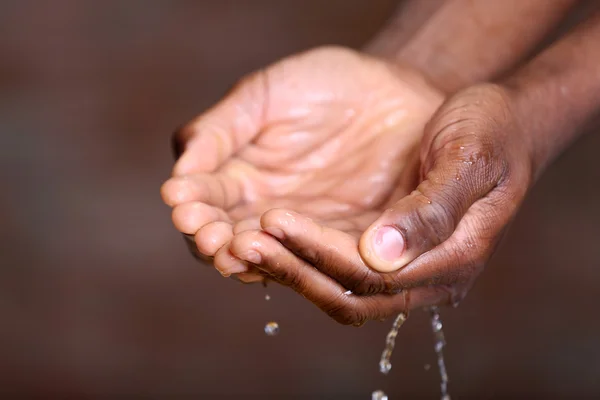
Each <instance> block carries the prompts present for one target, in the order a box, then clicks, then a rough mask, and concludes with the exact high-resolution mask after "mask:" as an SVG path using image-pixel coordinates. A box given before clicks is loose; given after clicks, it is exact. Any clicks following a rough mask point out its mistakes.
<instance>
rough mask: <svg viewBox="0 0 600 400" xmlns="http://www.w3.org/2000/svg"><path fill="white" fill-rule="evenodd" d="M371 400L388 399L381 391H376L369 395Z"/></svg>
mask: <svg viewBox="0 0 600 400" xmlns="http://www.w3.org/2000/svg"><path fill="white" fill-rule="evenodd" d="M371 400H388V397H387V394H385V393H384V392H383V390H376V391H374V392H373V393H371Z"/></svg>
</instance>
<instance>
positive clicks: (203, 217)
mask: <svg viewBox="0 0 600 400" xmlns="http://www.w3.org/2000/svg"><path fill="white" fill-rule="evenodd" d="M223 214H224V213H223V212H219V211H218V210H217V209H216V208H214V207H211V206H209V205H207V204H204V203H201V202H189V203H184V204H180V205H177V206H175V207H174V208H173V212H172V213H171V219H172V220H173V224H174V225H175V227H176V228H177V230H179V231H180V232H181V233H186V234H188V235H195V234H196V232H198V230H200V228H202V227H203V226H204V225H206V224H208V223H210V222H213V221H222V220H223V219H224V218H225V217H226V216H225V215H223Z"/></svg>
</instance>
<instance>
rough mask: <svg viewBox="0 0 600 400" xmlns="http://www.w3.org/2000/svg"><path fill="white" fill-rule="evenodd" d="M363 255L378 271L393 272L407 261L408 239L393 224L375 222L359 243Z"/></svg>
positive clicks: (370, 265)
mask: <svg viewBox="0 0 600 400" xmlns="http://www.w3.org/2000/svg"><path fill="white" fill-rule="evenodd" d="M358 248H359V252H360V255H361V257H362V258H363V259H364V260H365V262H366V263H367V265H368V266H369V267H371V268H372V269H374V270H376V271H378V272H393V271H397V270H399V269H400V268H402V267H404V266H405V265H406V263H407V260H406V257H404V255H405V253H406V239H405V238H404V234H403V233H402V232H400V230H399V229H398V228H397V227H395V226H391V225H379V224H377V223H375V224H373V225H372V226H371V227H369V229H367V231H365V232H364V233H363V235H362V236H361V238H360V241H359V244H358Z"/></svg>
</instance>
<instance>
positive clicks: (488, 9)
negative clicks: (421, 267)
mask: <svg viewBox="0 0 600 400" xmlns="http://www.w3.org/2000/svg"><path fill="white" fill-rule="evenodd" d="M577 2H578V0H551V1H548V0H527V1H523V0H504V1H489V0H429V1H427V0H408V1H406V2H405V3H404V4H403V5H402V6H401V8H400V9H399V11H398V14H397V15H396V16H395V17H394V18H393V19H392V21H391V22H390V24H389V25H388V26H387V27H386V28H384V29H383V30H382V32H381V33H380V34H379V35H378V36H377V37H376V38H375V39H374V40H373V42H371V43H370V44H369V45H368V46H367V51H368V52H371V53H374V54H376V55H379V56H383V57H387V58H390V59H393V60H396V61H398V62H402V63H407V64H409V65H412V66H414V67H416V68H417V69H419V70H421V71H422V72H423V73H425V74H426V75H427V76H429V78H430V79H431V80H432V82H433V83H434V84H436V85H437V86H438V87H440V88H441V89H442V90H445V91H446V92H454V91H456V90H458V89H460V88H462V87H465V86H468V85H470V84H473V83H476V82H481V81H487V80H490V79H493V78H495V77H497V76H499V75H500V74H502V73H503V72H506V71H507V70H509V69H510V68H511V67H513V66H515V64H517V63H518V62H519V61H521V60H523V58H525V57H526V56H527V55H529V53H530V52H531V51H532V50H533V49H534V48H535V46H536V45H537V44H539V43H540V42H541V41H542V40H543V39H544V37H545V36H546V35H547V34H548V33H549V32H550V31H551V30H552V29H553V28H554V27H555V26H556V25H557V24H558V23H559V22H560V21H561V19H562V17H563V16H564V15H565V13H566V12H567V11H568V10H569V9H570V8H571V7H572V6H573V5H574V4H575V3H577Z"/></svg>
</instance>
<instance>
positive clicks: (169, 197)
mask: <svg viewBox="0 0 600 400" xmlns="http://www.w3.org/2000/svg"><path fill="white" fill-rule="evenodd" d="M160 194H161V196H162V198H163V201H164V202H165V203H166V204H167V205H169V206H171V207H173V206H176V205H178V204H182V203H185V202H188V201H192V200H193V198H192V193H191V188H190V182H188V181H187V180H185V179H183V178H171V179H169V180H167V181H166V182H165V183H163V185H162V186H161V188H160Z"/></svg>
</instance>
